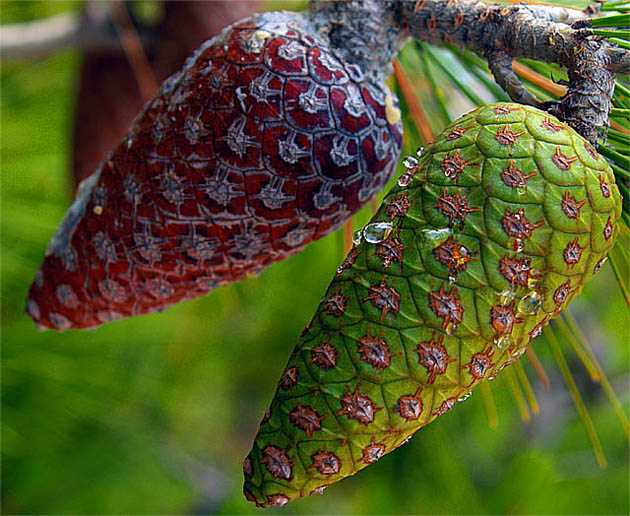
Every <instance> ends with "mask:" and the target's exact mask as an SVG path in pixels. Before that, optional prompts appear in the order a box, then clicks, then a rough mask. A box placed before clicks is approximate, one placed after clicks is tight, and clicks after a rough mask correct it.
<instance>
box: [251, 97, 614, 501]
mask: <svg viewBox="0 0 630 516" xmlns="http://www.w3.org/2000/svg"><path fill="white" fill-rule="evenodd" d="M404 163H405V164H406V166H407V168H408V172H407V173H406V174H404V175H402V176H401V177H400V178H399V180H398V186H397V187H395V188H393V189H392V190H391V191H390V192H389V193H388V195H387V196H386V198H385V200H384V202H383V204H382V206H381V207H380V209H379V211H378V212H377V213H376V215H375V216H374V217H373V219H372V221H371V222H370V223H369V224H368V225H367V226H366V227H365V228H364V229H363V231H362V241H361V242H360V243H359V244H357V245H355V246H354V247H353V248H352V250H351V251H350V253H349V254H348V256H347V257H346V259H345V261H344V262H343V264H342V265H341V266H340V267H339V269H338V271H337V275H336V277H335V279H334V280H333V281H332V283H331V284H330V286H329V288H328V291H327V293H326V295H325V296H324V298H323V300H322V302H321V304H320V306H319V308H318V309H317V312H316V314H315V316H314V317H313V320H312V321H311V322H310V323H309V325H308V326H307V327H306V329H305V331H304V332H303V334H302V336H301V338H300V339H299V340H298V343H297V345H296V347H295V349H294V351H293V354H292V356H291V358H290V360H289V363H288V365H287V367H286V369H285V371H284V373H283V375H282V377H281V379H280V381H279V384H278V389H277V391H276V394H275V397H274V399H273V401H272V403H271V407H270V408H269V410H268V411H267V412H266V415H265V418H264V419H263V422H262V424H261V426H260V430H259V433H258V436H257V437H256V440H255V442H254V446H253V449H252V451H251V453H250V455H249V456H248V457H247V459H246V460H245V463H244V473H245V487H244V493H245V495H246V497H247V498H248V499H249V500H251V501H253V502H255V503H256V504H257V505H259V506H263V507H264V506H269V505H279V504H282V503H286V502H288V501H289V500H291V499H294V498H297V497H301V496H307V495H309V494H311V493H314V492H321V491H322V490H323V488H324V487H325V486H327V485H330V484H332V483H334V482H337V481H339V480H341V479H342V478H344V477H347V476H349V475H352V474H354V473H356V472H357V471H358V470H360V469H362V468H364V467H366V466H367V465H369V464H371V463H373V462H375V461H376V460H378V459H379V458H380V457H382V456H383V455H384V454H386V453H389V452H390V451H392V450H394V449H395V448H397V447H398V446H400V445H401V444H403V443H404V442H406V441H407V440H408V439H409V438H410V437H411V436H412V435H413V434H414V433H415V432H416V431H417V430H418V429H419V428H421V427H423V426H424V425H426V424H428V423H430V422H431V421H433V420H434V419H435V418H436V417H438V416H440V415H441V414H444V413H445V412H446V411H448V410H449V409H451V407H453V405H454V404H455V402H456V401H462V400H463V399H466V398H467V397H468V396H469V395H470V393H471V391H472V389H473V388H474V387H475V386H476V385H478V384H479V383H480V382H482V381H486V380H492V379H493V378H494V376H495V375H496V374H497V373H498V372H499V371H501V370H502V369H503V368H505V367H506V366H508V365H509V364H511V363H513V362H514V361H515V360H517V359H518V357H520V356H521V355H522V354H523V352H524V351H525V350H526V347H527V346H528V344H529V343H530V342H531V341H532V339H534V338H535V337H536V336H538V335H539V334H540V333H541V331H542V328H543V327H544V326H545V325H546V324H547V323H548V322H549V321H550V320H551V319H553V318H555V317H557V316H558V314H559V313H560V312H561V311H562V310H564V309H565V308H566V307H567V306H568V304H569V303H570V302H571V301H572V300H573V299H574V298H575V297H576V296H577V295H578V293H579V292H580V291H581V289H582V287H583V286H584V284H585V283H586V282H587V281H588V280H589V279H590V278H591V277H592V276H593V275H594V274H595V273H596V272H597V271H598V270H599V268H600V267H601V264H602V263H603V261H604V260H605V257H606V254H607V252H608V251H609V250H610V249H611V248H612V246H613V243H614V241H615V237H616V235H617V232H618V230H619V227H618V221H619V218H620V216H621V198H620V194H619V190H618V188H617V186H616V184H615V179H614V175H613V173H612V170H611V168H610V166H609V165H608V164H607V163H606V161H605V160H604V159H603V158H602V157H600V156H599V155H598V154H597V153H596V152H595V150H594V149H593V148H592V147H591V145H590V144H589V143H588V142H587V141H586V140H585V139H584V138H582V137H581V136H579V135H578V134H577V133H576V132H575V131H574V130H573V129H571V128H569V127H568V126H567V125H565V124H563V123H561V122H559V121H558V120H557V119H555V118H554V117H552V116H549V115H548V114H547V113H545V112H543V111H539V110H537V109H535V108H531V107H526V106H522V105H518V104H511V103H502V104H494V105H489V106H486V107H483V108H480V109H477V110H475V111H473V112H471V113H469V114H467V115H465V116H464V117H462V118H460V119H459V120H457V121H456V122H455V123H454V124H452V125H451V126H450V127H448V128H447V129H446V130H445V131H444V132H443V133H442V134H441V135H440V136H439V137H438V138H437V139H436V141H435V142H434V143H433V144H432V145H431V146H430V147H429V149H428V150H427V152H426V153H425V154H424V155H423V156H422V157H421V159H420V161H419V162H418V161H417V160H416V159H415V158H411V157H408V158H406V160H405V161H404Z"/></svg>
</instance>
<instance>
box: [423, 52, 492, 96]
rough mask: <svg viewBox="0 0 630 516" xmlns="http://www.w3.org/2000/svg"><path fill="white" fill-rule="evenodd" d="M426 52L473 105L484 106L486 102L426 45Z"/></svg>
mask: <svg viewBox="0 0 630 516" xmlns="http://www.w3.org/2000/svg"><path fill="white" fill-rule="evenodd" d="M425 49H426V54H427V56H429V58H430V59H431V61H432V62H433V64H434V65H435V66H437V67H438V68H439V69H440V70H441V71H442V72H443V73H444V74H445V75H446V76H447V77H448V78H449V79H450V81H451V82H452V83H453V84H454V85H455V86H456V87H457V89H459V90H460V91H461V92H462V93H463V94H464V95H466V97H467V98H468V100H470V101H471V102H472V103H473V104H474V105H475V106H484V105H485V104H486V102H484V101H483V100H482V99H481V98H480V97H478V96H477V95H476V94H475V92H474V91H473V90H472V89H471V88H469V87H468V86H467V85H466V84H464V82H463V81H462V80H461V79H460V78H459V77H458V76H457V74H455V73H454V72H453V70H452V69H451V68H450V67H448V66H446V65H445V64H444V62H443V61H442V60H441V59H439V58H438V57H437V56H436V55H435V51H434V50H433V49H432V48H431V47H430V46H426V47H425Z"/></svg>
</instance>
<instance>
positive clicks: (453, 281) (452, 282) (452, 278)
mask: <svg viewBox="0 0 630 516" xmlns="http://www.w3.org/2000/svg"><path fill="white" fill-rule="evenodd" d="M456 281H457V276H449V277H448V284H449V285H454V284H455V282H456Z"/></svg>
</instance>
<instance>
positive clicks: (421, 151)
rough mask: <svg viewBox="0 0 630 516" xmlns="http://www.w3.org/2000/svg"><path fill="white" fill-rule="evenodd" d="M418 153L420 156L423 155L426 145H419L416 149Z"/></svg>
mask: <svg viewBox="0 0 630 516" xmlns="http://www.w3.org/2000/svg"><path fill="white" fill-rule="evenodd" d="M416 154H417V155H418V157H419V158H420V157H422V155H423V154H424V147H418V148H417V149H416Z"/></svg>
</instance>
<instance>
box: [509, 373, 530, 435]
mask: <svg viewBox="0 0 630 516" xmlns="http://www.w3.org/2000/svg"><path fill="white" fill-rule="evenodd" d="M503 377H504V378H505V381H506V382H507V384H508V387H509V388H510V392H511V393H512V396H513V397H514V401H516V406H517V407H518V411H519V414H520V415H521V420H522V421H523V422H525V423H527V422H528V421H531V419H532V416H531V414H530V413H529V408H528V407H527V402H526V401H525V397H524V396H523V391H522V390H521V387H520V385H519V384H518V381H517V379H516V375H515V374H514V368H513V367H508V368H506V369H505V370H504V371H503Z"/></svg>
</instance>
